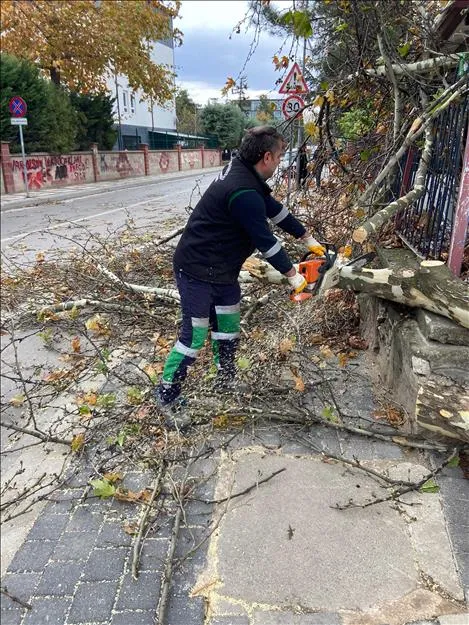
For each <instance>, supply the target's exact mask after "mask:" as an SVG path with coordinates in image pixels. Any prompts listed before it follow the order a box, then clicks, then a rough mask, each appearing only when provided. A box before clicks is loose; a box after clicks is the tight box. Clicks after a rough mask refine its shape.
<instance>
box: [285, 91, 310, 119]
mask: <svg viewBox="0 0 469 625" xmlns="http://www.w3.org/2000/svg"><path fill="white" fill-rule="evenodd" d="M304 105H305V103H304V101H303V98H302V97H301V96H299V95H291V96H288V98H286V99H285V100H284V101H283V104H282V113H283V116H284V117H285V119H291V118H292V117H295V116H296V115H298V113H299V112H300V111H301V109H302V108H303V107H304Z"/></svg>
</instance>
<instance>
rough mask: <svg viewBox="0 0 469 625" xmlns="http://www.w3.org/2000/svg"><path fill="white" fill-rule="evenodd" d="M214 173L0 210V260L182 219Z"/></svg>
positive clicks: (53, 250)
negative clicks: (130, 227) (130, 224)
mask: <svg viewBox="0 0 469 625" xmlns="http://www.w3.org/2000/svg"><path fill="white" fill-rule="evenodd" d="M217 174H218V171H216V172H213V171H211V172H207V173H204V174H197V175H194V176H190V177H189V176H188V177H185V178H182V179H181V178H179V179H178V178H172V179H168V180H158V181H157V182H153V183H148V182H147V183H145V182H142V184H141V185H136V186H133V187H131V188H126V189H113V188H112V187H111V188H110V189H109V191H108V192H105V193H99V194H95V195H88V196H85V197H80V198H70V199H65V200H57V201H51V202H49V203H47V204H41V205H39V206H24V207H15V208H5V209H4V210H2V212H1V250H2V255H3V260H4V261H6V260H7V259H10V260H14V262H15V263H20V264H22V263H28V262H31V261H32V260H34V258H35V256H36V254H37V253H38V252H44V253H49V254H56V253H58V252H60V250H64V249H70V248H71V247H73V246H74V245H75V244H76V243H80V242H84V241H87V240H89V239H90V236H92V235H93V234H100V235H103V234H106V233H109V234H111V233H113V232H115V231H116V230H117V229H118V228H120V227H122V226H124V225H125V223H126V222H127V221H128V220H129V219H132V220H133V222H134V225H135V227H136V228H142V229H144V228H152V229H153V228H154V227H155V225H156V224H158V223H161V222H163V221H167V220H169V219H171V218H175V219H176V218H177V217H179V216H181V217H183V216H185V215H186V210H185V209H186V207H187V206H195V204H196V203H197V201H198V199H199V198H200V195H201V193H203V191H205V189H206V188H207V187H208V185H209V184H210V182H211V181H212V180H213V179H214V178H215V177H216V175H217Z"/></svg>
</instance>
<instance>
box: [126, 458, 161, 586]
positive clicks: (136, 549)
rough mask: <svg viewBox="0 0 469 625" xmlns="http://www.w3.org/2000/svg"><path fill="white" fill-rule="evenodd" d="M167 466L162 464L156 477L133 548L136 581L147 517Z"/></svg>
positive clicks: (133, 568)
mask: <svg viewBox="0 0 469 625" xmlns="http://www.w3.org/2000/svg"><path fill="white" fill-rule="evenodd" d="M165 466H166V465H165V462H164V461H163V462H161V464H160V468H159V471H158V475H157V476H156V480H155V484H154V486H153V490H152V493H151V497H150V499H149V501H148V502H147V504H148V505H147V506H146V507H145V510H144V512H143V515H142V518H141V519H140V523H139V526H138V533H137V536H136V537H135V542H134V548H133V558H132V577H133V578H134V579H138V561H139V558H140V551H141V547H140V543H141V541H142V535H143V532H144V529H145V523H146V521H147V517H148V514H149V512H150V508H151V505H152V503H153V501H154V500H155V497H156V496H157V494H158V493H159V491H160V488H161V478H162V476H163V472H164V470H165Z"/></svg>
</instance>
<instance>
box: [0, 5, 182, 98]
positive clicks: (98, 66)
mask: <svg viewBox="0 0 469 625" xmlns="http://www.w3.org/2000/svg"><path fill="white" fill-rule="evenodd" d="M1 5H2V49H3V50H4V51H5V52H8V53H10V54H14V55H16V56H17V57H20V58H24V59H27V60H29V61H31V62H33V63H34V64H35V65H37V66H38V67H39V68H41V70H42V71H44V72H48V73H49V75H50V78H51V80H52V81H53V82H54V83H55V84H59V83H60V84H63V85H65V86H66V87H67V88H68V89H70V90H72V91H77V92H80V93H84V92H86V93H104V92H105V91H106V80H105V76H106V74H109V73H114V72H116V73H117V74H124V75H125V76H127V79H128V81H129V85H130V88H131V89H132V90H133V91H137V90H138V89H141V90H142V91H143V93H144V97H145V98H146V99H148V100H150V99H151V100H153V101H154V102H155V103H156V104H160V105H164V104H165V103H166V102H167V101H168V100H171V99H172V96H173V91H174V76H173V74H172V72H171V71H170V70H169V69H168V67H167V66H166V65H164V64H158V63H155V62H154V60H153V55H152V51H153V43H152V42H154V41H160V40H163V39H168V38H174V39H176V41H181V33H180V31H178V30H177V29H172V28H171V26H172V18H175V17H176V16H177V14H178V10H179V3H178V2H160V1H159V0H132V2H122V1H119V2H118V1H116V0H99V2H97V1H96V0H34V2H31V1H30V0H2V2H1Z"/></svg>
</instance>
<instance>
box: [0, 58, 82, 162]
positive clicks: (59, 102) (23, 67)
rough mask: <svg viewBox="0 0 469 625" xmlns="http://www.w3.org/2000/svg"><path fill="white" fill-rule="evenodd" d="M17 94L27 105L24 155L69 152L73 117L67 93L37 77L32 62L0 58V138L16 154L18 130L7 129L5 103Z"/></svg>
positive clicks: (14, 127) (72, 138) (9, 125)
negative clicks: (28, 153) (26, 153)
mask: <svg viewBox="0 0 469 625" xmlns="http://www.w3.org/2000/svg"><path fill="white" fill-rule="evenodd" d="M15 95H20V96H21V97H22V98H23V99H24V100H26V103H27V105H28V125H27V126H25V127H24V128H23V135H24V140H25V146H26V151H27V152H40V151H45V152H67V151H69V150H71V149H73V147H74V145H75V135H76V114H75V111H74V110H73V108H72V105H71V103H70V98H69V96H68V94H67V93H66V92H65V90H64V89H63V88H62V87H57V86H56V85H54V84H53V83H51V82H50V81H49V80H47V79H45V78H42V77H41V76H40V75H39V70H38V68H37V67H35V66H34V65H33V64H32V63H29V62H28V61H25V60H19V59H16V58H15V57H13V56H10V55H8V54H1V55H0V136H1V138H2V141H10V142H11V143H12V145H11V149H12V151H13V152H15V151H19V149H20V146H19V141H18V127H17V126H11V124H10V112H9V110H8V102H9V100H10V98H11V97H13V96H15Z"/></svg>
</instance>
